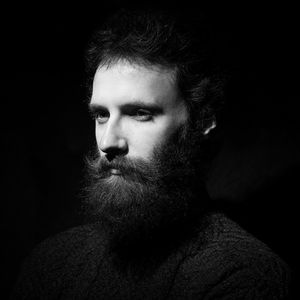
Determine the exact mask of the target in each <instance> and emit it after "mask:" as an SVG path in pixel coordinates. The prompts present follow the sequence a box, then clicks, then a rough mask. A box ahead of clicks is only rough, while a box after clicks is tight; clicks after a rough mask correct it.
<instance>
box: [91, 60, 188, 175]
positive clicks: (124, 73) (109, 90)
mask: <svg viewBox="0 0 300 300" xmlns="http://www.w3.org/2000/svg"><path fill="white" fill-rule="evenodd" d="M174 77H175V76H174V72H173V71H172V70H166V69H163V68H159V67H151V68H150V67H144V66H140V65H135V64H130V63H129V62H118V63H115V64H113V65H110V66H109V67H108V66H103V67H100V68H99V69H98V70H97V72H96V74H95V77H94V82H93V91H92V97H91V101H90V110H91V113H92V115H93V116H94V118H95V126H96V127H95V130H96V140H97V145H98V149H99V152H100V155H101V156H106V157H107V158H108V159H109V160H113V159H114V158H115V157H117V156H127V157H128V158H131V159H135V158H138V159H146V160H148V159H151V157H152V155H153V150H154V148H155V147H157V146H160V145H162V144H163V143H164V142H165V141H166V140H167V139H168V137H170V136H171V135H172V134H173V133H174V132H175V131H176V129H178V127H179V126H180V125H182V124H184V123H185V122H186V121H187V118H188V113H187V109H186V107H185V104H184V102H183V100H182V99H181V98H180V97H179V93H178V90H177V86H176V83H175V80H174ZM116 172H117V171H116Z"/></svg>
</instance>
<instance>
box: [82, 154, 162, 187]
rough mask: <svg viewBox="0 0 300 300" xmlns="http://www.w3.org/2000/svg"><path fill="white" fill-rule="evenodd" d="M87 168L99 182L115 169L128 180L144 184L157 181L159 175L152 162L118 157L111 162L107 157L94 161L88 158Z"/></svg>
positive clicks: (96, 158) (97, 158)
mask: <svg viewBox="0 0 300 300" xmlns="http://www.w3.org/2000/svg"><path fill="white" fill-rule="evenodd" d="M87 166H88V169H89V171H90V172H91V173H92V175H93V177H94V178H95V179H97V180H99V179H105V178H107V177H109V176H110V175H111V170H113V169H116V170H118V171H119V172H120V175H121V176H123V177H125V178H126V179H132V180H135V181H143V182H145V181H153V180H155V178H156V173H157V169H156V168H155V167H154V163H153V162H152V161H146V160H144V159H140V158H128V157H117V158H115V159H114V160H112V161H109V160H107V158H106V157H105V156H103V157H100V156H99V155H98V156H97V157H95V158H93V159H90V158H87Z"/></svg>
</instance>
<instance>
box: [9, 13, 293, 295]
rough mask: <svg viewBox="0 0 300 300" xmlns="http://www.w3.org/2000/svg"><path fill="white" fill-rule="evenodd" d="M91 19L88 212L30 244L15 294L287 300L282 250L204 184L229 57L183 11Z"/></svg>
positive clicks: (217, 137)
mask: <svg viewBox="0 0 300 300" xmlns="http://www.w3.org/2000/svg"><path fill="white" fill-rule="evenodd" d="M100 23H101V26H99V27H97V29H96V30H94V31H93V34H92V35H91V38H90V39H89V41H88V43H87V46H86V51H85V67H86V73H85V80H86V82H87V88H86V98H87V101H85V105H86V110H87V111H88V112H89V114H90V116H91V118H92V120H93V126H94V128H93V129H92V130H93V132H94V143H93V144H94V146H90V147H89V149H88V154H87V155H86V159H85V176H84V184H83V187H82V189H81V195H80V196H81V203H82V211H83V214H84V218H83V221H82V222H81V224H76V226H72V227H71V228H65V230H63V231H62V232H56V233H55V234H53V235H51V236H50V237H47V238H46V239H43V241H40V242H39V243H38V245H35V247H34V249H33V250H32V251H30V254H28V255H27V256H26V259H25V260H24V262H23V264H22V267H20V270H19V273H18V274H19V275H18V277H17V279H16V282H15V284H14V288H13V291H12V294H11V297H12V299H288V297H291V294H290V293H291V292H290V286H291V280H292V279H291V278H292V272H291V268H290V266H289V264H288V263H287V262H286V261H285V257H282V256H281V253H277V251H276V249H275V250H274V247H272V246H270V245H269V244H268V242H267V241H265V240H264V239H263V238H261V236H259V235H258V236H256V235H255V234H254V233H253V232H251V230H248V228H244V227H243V224H238V222H237V220H235V219H234V218H231V216H230V214H228V213H227V212H228V211H229V210H228V209H227V210H226V209H224V207H226V203H225V202H222V204H221V205H220V202H218V201H213V200H212V197H211V195H210V191H209V189H208V188H207V182H208V181H209V180H210V181H213V179H214V178H216V177H218V174H217V173H218V172H217V171H216V170H218V168H215V171H214V172H215V173H213V172H212V171H211V168H212V166H213V162H215V161H216V160H215V158H216V157H217V155H218V153H220V149H221V148H220V147H221V144H222V139H223V134H224V128H223V125H224V124H226V112H227V110H226V109H227V107H228V104H227V102H228V101H229V103H230V101H231V99H230V97H231V96H230V95H234V93H237V90H238V89H240V90H241V89H242V88H241V87H238V86H237V84H236V83H237V82H238V81H237V80H236V77H237V76H238V75H237V74H240V73H238V71H237V69H238V68H237V67H236V64H237V63H236V62H233V60H230V59H228V57H226V59H225V58H224V57H225V56H226V55H227V56H230V55H231V56H234V54H232V52H231V50H228V48H226V43H224V42H223V41H220V38H219V37H218V36H217V35H216V34H215V35H214V30H213V29H212V28H211V27H210V26H209V25H208V24H207V23H206V22H204V21H203V19H202V18H201V17H200V16H199V15H197V16H196V17H195V16H192V15H188V14H185V13H184V12H181V11H179V10H177V11H176V12H175V11H172V10H163V9H153V8H152V9H149V8H147V9H146V8H143V9H137V8H135V9H118V10H116V11H113V12H112V13H111V14H107V17H106V18H105V20H101V22H100ZM220 53H221V54H220ZM229 62H230V63H229ZM239 76H240V75H239ZM239 80H240V78H239ZM232 91H234V92H232ZM243 92H245V93H246V89H244V90H243ZM249 94H250V92H249ZM232 97H233V96H232ZM241 101H242V99H241ZM224 115H225V116H224ZM228 118H229V117H228V115H227V119H228ZM74 119H75V118H74ZM237 126H238V125H237ZM219 157H222V156H219ZM224 165H225V164H224ZM211 174H213V175H211ZM209 176H211V177H209ZM212 178H213V179H212ZM215 186H217V184H216V185H215ZM215 190H217V188H216V189H215ZM216 193H217V192H216ZM224 203H225V204H224ZM233 215H234V214H233ZM252 222H254V221H253V220H252ZM241 223H242V222H241ZM66 227H67V226H66Z"/></svg>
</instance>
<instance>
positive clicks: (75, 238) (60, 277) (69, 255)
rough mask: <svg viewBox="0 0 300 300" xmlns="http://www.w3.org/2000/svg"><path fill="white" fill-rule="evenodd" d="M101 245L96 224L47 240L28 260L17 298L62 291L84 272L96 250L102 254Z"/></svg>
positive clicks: (15, 293) (20, 279)
mask: <svg viewBox="0 0 300 300" xmlns="http://www.w3.org/2000/svg"><path fill="white" fill-rule="evenodd" d="M101 243H102V240H101V237H100V235H99V233H98V231H97V230H96V229H95V227H94V226H93V225H85V226H80V227H75V228H72V229H69V230H67V231H65V232H62V233H59V234H57V235H55V236H53V237H50V238H48V239H46V240H44V241H43V242H41V243H40V244H39V245H38V246H37V247H35V248H34V250H33V251H32V252H31V253H30V255H29V256H28V257H27V258H26V259H25V261H24V263H23V265H22V269H21V272H20V274H19V278H18V281H17V283H16V286H15V291H14V296H15V297H16V298H18V299H19V298H20V299H27V298H26V296H25V295H27V294H28V295H30V297H33V296H34V295H36V296H37V295H38V296H39V297H41V295H43V294H48V293H49V290H53V291H54V290H56V289H57V290H58V289H59V287H61V286H62V285H63V284H64V283H65V282H66V280H67V278H68V277H70V276H73V275H72V273H73V274H76V273H78V272H81V270H80V268H82V267H81V266H84V265H86V264H87V263H88V261H89V260H91V259H92V257H93V256H94V252H95V251H96V249H97V250H98V252H101V251H99V249H101ZM20 295H22V296H20ZM19 296H20V297H19ZM30 297H29V298H30Z"/></svg>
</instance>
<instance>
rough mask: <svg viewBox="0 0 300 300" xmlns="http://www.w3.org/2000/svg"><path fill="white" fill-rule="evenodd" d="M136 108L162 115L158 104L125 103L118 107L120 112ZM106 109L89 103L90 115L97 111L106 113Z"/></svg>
mask: <svg viewBox="0 0 300 300" xmlns="http://www.w3.org/2000/svg"><path fill="white" fill-rule="evenodd" d="M137 108H141V109H147V110H150V111H152V112H153V113H157V114H158V113H162V111H163V109H162V107H161V106H160V105H158V104H153V103H145V102H143V101H139V100H137V101H132V102H130V103H126V104H123V105H121V106H120V109H121V111H125V112H126V111H128V110H132V109H137ZM107 110H108V109H107V108H106V107H105V106H103V105H100V104H96V103H90V104H89V111H90V113H92V114H94V113H97V112H99V111H107Z"/></svg>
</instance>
